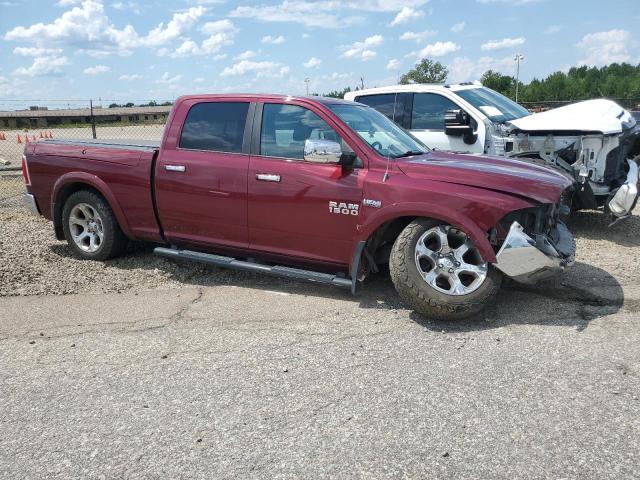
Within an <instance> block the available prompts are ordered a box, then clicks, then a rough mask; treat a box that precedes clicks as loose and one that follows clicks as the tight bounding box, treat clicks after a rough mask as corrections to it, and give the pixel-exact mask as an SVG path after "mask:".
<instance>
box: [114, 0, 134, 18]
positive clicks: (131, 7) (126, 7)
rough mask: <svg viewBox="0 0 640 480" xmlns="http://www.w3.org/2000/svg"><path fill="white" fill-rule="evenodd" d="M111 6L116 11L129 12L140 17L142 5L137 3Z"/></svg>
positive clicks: (117, 3) (121, 3)
mask: <svg viewBox="0 0 640 480" xmlns="http://www.w3.org/2000/svg"><path fill="white" fill-rule="evenodd" d="M111 6H112V7H113V8H115V9H116V10H121V11H129V12H131V13H135V14H136V15H140V5H138V4H137V3H136V2H122V1H120V2H115V3H112V4H111Z"/></svg>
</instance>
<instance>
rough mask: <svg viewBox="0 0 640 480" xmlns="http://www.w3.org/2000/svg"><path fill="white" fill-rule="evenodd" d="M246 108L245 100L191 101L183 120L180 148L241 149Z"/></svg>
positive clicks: (247, 105) (223, 150)
mask: <svg viewBox="0 0 640 480" xmlns="http://www.w3.org/2000/svg"><path fill="white" fill-rule="evenodd" d="M248 110H249V103H248V102H208V103H197V104H195V105H194V106H192V107H191V109H190V110H189V113H188V114H187V118H186V120H185V121H184V127H183V128H182V134H181V136H180V148H186V149H191V150H212V151H216V152H230V153H241V152H242V139H243V137H244V128H245V124H246V121H247V112H248Z"/></svg>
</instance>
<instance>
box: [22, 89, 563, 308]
mask: <svg viewBox="0 0 640 480" xmlns="http://www.w3.org/2000/svg"><path fill="white" fill-rule="evenodd" d="M23 173H24V178H25V183H26V185H27V192H28V193H27V194H26V201H27V202H28V205H29V206H30V208H31V209H32V210H33V211H34V212H36V213H39V214H42V215H44V216H45V217H46V218H48V219H50V220H52V221H53V226H54V229H55V234H56V237H57V238H58V239H60V240H62V239H66V240H67V241H68V243H69V245H70V248H71V249H72V251H73V252H74V254H75V255H76V256H78V257H79V258H82V259H94V260H106V259H108V258H111V257H114V256H117V255H120V254H121V253H123V251H124V249H125V247H126V243H127V241H128V240H142V241H147V242H154V243H157V244H161V245H162V246H159V247H157V248H155V253H156V254H158V255H162V256H164V257H169V258H175V259H186V260H194V261H198V262H204V263H207V264H212V265H217V266H221V267H229V268H236V269H242V270H248V271H256V272H263V273H268V274H273V275H281V276H287V277H293V278H298V279H304V280H311V281H314V282H321V283H329V284H333V285H337V286H343V287H347V288H350V289H351V290H352V291H353V292H355V290H356V287H357V285H358V284H359V283H360V282H362V281H363V280H364V279H365V278H366V277H367V275H368V274H369V273H371V272H377V271H378V270H379V269H380V267H381V266H383V265H386V264H388V266H389V271H390V274H391V279H392V281H393V283H394V285H395V287H396V289H397V290H398V292H399V294H400V296H401V298H402V299H403V300H405V301H406V302H407V303H409V304H410V305H411V306H412V307H413V308H414V309H415V310H417V311H418V312H420V313H421V314H424V315H426V316H430V317H434V318H461V317H464V316H467V315H470V314H473V313H476V312H478V311H479V310H480V309H481V308H482V307H483V306H484V305H486V304H487V302H488V301H489V300H490V298H491V297H493V296H494V295H495V294H496V293H497V291H498V289H499V286H500V283H501V280H502V278H503V276H508V277H511V278H513V279H515V280H516V281H519V282H525V283H534V282H536V281H538V280H540V279H542V278H546V277H548V276H550V275H553V274H555V273H557V272H559V271H560V270H562V269H563V268H564V267H565V266H567V265H569V264H571V263H572V261H573V256H574V249H575V244H574V242H573V238H572V236H571V234H570V233H569V231H568V230H567V229H566V227H565V226H564V224H563V223H562V222H561V221H560V220H559V218H560V214H561V213H562V211H563V208H565V206H563V200H562V199H563V192H564V191H565V189H567V188H568V187H570V185H571V182H570V181H569V180H567V179H566V178H565V177H564V176H562V175H561V174H559V173H556V172H555V171H553V170H550V169H548V168H546V167H542V166H538V165H534V164H530V163H526V162H525V161H519V160H509V159H504V158H487V157H483V158H479V157H478V156H474V155H460V154H455V153H444V152H439V151H430V150H429V149H428V148H427V147H426V146H424V145H423V144H422V143H420V141H418V140H416V139H415V138H414V137H412V136H411V135H410V134H408V133H407V132H406V131H404V130H403V129H401V128H400V127H398V126H396V125H395V124H394V123H393V122H391V120H389V119H387V118H386V117H385V116H384V115H382V114H380V113H378V112H377V111H376V110H374V109H373V108H370V107H368V106H366V105H362V104H358V103H353V102H347V101H344V100H338V99H329V98H321V97H311V98H308V97H291V96H278V95H193V96H185V97H181V98H179V99H178V100H177V101H176V103H175V105H174V107H173V110H172V112H171V115H170V116H169V119H168V123H167V126H166V128H165V132H164V136H163V139H162V142H161V143H160V144H159V145H158V144H155V143H153V142H134V141H130V142H129V141H106V140H103V141H64V140H53V141H52V140H49V141H43V142H36V143H30V144H28V145H27V146H26V150H25V155H24V159H23Z"/></svg>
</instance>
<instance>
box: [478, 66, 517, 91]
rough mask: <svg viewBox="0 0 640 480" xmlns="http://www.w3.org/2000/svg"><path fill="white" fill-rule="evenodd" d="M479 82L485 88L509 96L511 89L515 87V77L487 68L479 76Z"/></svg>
mask: <svg viewBox="0 0 640 480" xmlns="http://www.w3.org/2000/svg"><path fill="white" fill-rule="evenodd" d="M480 82H481V83H482V85H484V86H485V87H487V88H490V89H491V90H495V91H496V92H500V93H501V94H503V95H507V96H510V95H511V94H512V90H515V88H516V79H515V78H513V77H510V76H508V75H503V74H501V73H500V72H495V71H493V70H487V71H486V72H484V75H482V77H480Z"/></svg>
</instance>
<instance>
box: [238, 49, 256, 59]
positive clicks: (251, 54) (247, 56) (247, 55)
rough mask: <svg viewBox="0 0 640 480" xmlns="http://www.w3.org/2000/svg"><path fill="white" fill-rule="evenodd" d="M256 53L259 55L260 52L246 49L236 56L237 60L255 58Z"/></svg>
mask: <svg viewBox="0 0 640 480" xmlns="http://www.w3.org/2000/svg"><path fill="white" fill-rule="evenodd" d="M256 55H258V52H254V51H253V50H245V51H244V52H242V53H241V54H239V55H237V56H236V57H235V58H236V60H249V59H250V58H253V57H255V56H256Z"/></svg>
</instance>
